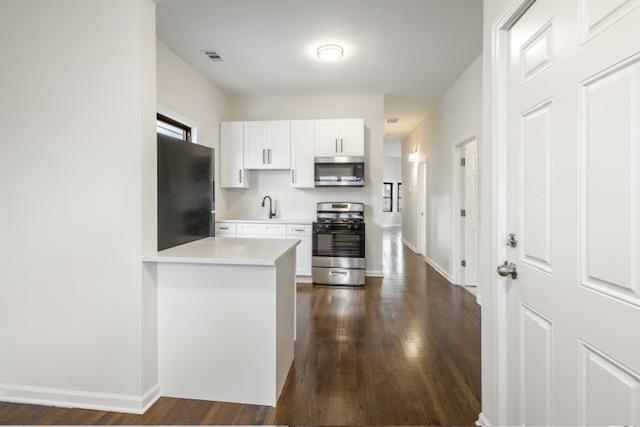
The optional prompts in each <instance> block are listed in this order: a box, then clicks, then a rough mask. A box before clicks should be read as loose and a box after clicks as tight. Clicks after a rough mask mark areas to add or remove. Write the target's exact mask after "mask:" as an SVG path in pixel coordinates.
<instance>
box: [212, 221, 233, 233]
mask: <svg viewBox="0 0 640 427" xmlns="http://www.w3.org/2000/svg"><path fill="white" fill-rule="evenodd" d="M235 234H236V224H230V223H226V222H222V223H220V222H216V236H223V235H233V236H235Z"/></svg>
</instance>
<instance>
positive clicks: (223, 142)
mask: <svg viewBox="0 0 640 427" xmlns="http://www.w3.org/2000/svg"><path fill="white" fill-rule="evenodd" d="M220 187H221V188H249V172H248V171H246V170H245V169H244V125H243V122H222V123H220Z"/></svg>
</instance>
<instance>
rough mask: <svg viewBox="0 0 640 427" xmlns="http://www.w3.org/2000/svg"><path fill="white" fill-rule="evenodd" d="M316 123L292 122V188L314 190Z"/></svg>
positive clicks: (306, 121) (309, 121) (308, 121)
mask: <svg viewBox="0 0 640 427" xmlns="http://www.w3.org/2000/svg"><path fill="white" fill-rule="evenodd" d="M315 140H316V123H315V121H313V120H294V121H292V122H291V177H290V179H291V186H292V187H296V188H314V185H315V182H314V181H315V178H314V153H315Z"/></svg>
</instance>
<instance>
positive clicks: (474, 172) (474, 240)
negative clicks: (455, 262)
mask: <svg viewBox="0 0 640 427" xmlns="http://www.w3.org/2000/svg"><path fill="white" fill-rule="evenodd" d="M461 158H462V159H463V160H462V162H461V169H462V173H461V180H460V184H461V186H462V191H461V192H460V194H461V197H462V206H463V209H464V216H463V217H462V233H461V245H462V257H463V259H464V261H465V267H464V268H463V269H462V270H463V272H464V274H463V278H462V283H463V284H464V285H466V286H476V285H477V284H478V143H477V141H476V140H475V139H474V140H472V141H471V142H469V143H467V144H465V145H464V146H463V147H462V150H461Z"/></svg>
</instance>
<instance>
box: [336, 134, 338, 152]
mask: <svg viewBox="0 0 640 427" xmlns="http://www.w3.org/2000/svg"><path fill="white" fill-rule="evenodd" d="M337 152H338V138H336V153H337Z"/></svg>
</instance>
